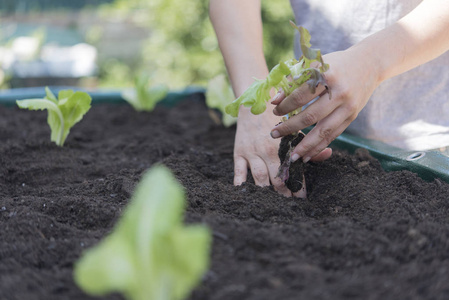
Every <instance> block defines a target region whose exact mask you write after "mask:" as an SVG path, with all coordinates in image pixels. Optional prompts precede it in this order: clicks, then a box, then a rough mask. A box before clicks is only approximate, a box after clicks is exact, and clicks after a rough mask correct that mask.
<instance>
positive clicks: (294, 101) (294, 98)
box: [272, 84, 326, 116]
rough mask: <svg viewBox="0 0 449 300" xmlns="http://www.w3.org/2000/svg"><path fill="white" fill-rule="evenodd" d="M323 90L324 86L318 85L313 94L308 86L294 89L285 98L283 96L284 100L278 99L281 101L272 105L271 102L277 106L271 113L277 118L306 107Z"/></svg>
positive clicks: (304, 85)
mask: <svg viewBox="0 0 449 300" xmlns="http://www.w3.org/2000/svg"><path fill="white" fill-rule="evenodd" d="M325 90H326V89H325V87H324V86H322V85H318V87H317V88H316V89H315V93H313V94H312V93H311V92H310V90H309V86H308V85H307V84H303V85H301V86H300V87H299V88H297V89H295V90H294V91H293V92H292V93H291V94H290V95H289V96H287V97H285V95H284V98H285V99H282V97H279V98H281V99H282V100H281V101H275V102H274V103H273V102H272V103H273V104H276V105H277V106H276V107H275V108H274V109H273V113H274V114H275V115H277V116H282V115H285V114H288V113H289V112H292V111H294V110H295V109H298V107H301V106H304V105H306V104H307V103H309V102H310V101H311V100H313V99H314V98H316V97H317V96H319V95H320V94H321V93H323V92H324V91H325ZM276 100H278V99H276ZM277 102H278V103H277Z"/></svg>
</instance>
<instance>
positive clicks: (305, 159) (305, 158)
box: [302, 156, 310, 163]
mask: <svg viewBox="0 0 449 300" xmlns="http://www.w3.org/2000/svg"><path fill="white" fill-rule="evenodd" d="M309 160H310V157H309V156H307V157H304V158H303V159H302V161H303V162H304V163H306V162H308V161H309Z"/></svg>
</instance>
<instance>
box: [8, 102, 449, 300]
mask: <svg viewBox="0 0 449 300" xmlns="http://www.w3.org/2000/svg"><path fill="white" fill-rule="evenodd" d="M202 97H203V96H202V95H194V96H192V97H191V98H189V99H188V100H186V101H184V102H182V103H180V104H178V105H177V106H175V107H174V108H167V107H163V106H158V107H157V108H156V110H155V111H153V112H152V113H138V112H135V111H134V110H133V109H132V108H131V107H129V106H128V105H111V104H109V105H106V104H98V105H94V106H93V107H92V109H91V110H90V111H89V112H88V113H87V115H86V116H85V117H84V119H83V120H82V121H81V122H80V123H78V124H76V125H75V126H74V127H73V128H72V130H71V133H70V134H69V136H68V138H67V140H66V143H65V145H64V147H62V148H61V147H58V146H56V145H55V144H54V143H52V142H50V129H49V127H48V125H47V122H46V118H47V113H46V112H41V111H25V110H19V109H18V108H15V107H0V141H1V143H0V229H1V230H0V299H3V300H13V299H14V300H16V299H17V300H36V299H38V300H41V299H42V300H44V299H45V300H53V299H55V300H56V299H58V300H60V299H98V298H93V297H90V296H88V295H85V294H84V293H83V292H82V291H81V290H80V289H79V288H78V287H77V286H76V285H75V284H74V282H73V279H72V266H73V264H74V262H75V261H76V260H77V259H78V258H79V257H80V255H81V253H82V251H83V250H85V249H86V248H88V247H91V246H93V245H95V244H96V243H98V241H99V240H100V239H101V238H102V237H104V236H105V235H106V234H107V233H108V232H109V231H110V230H111V228H112V227H113V225H114V224H115V222H116V221H117V219H118V218H119V217H120V215H121V212H122V209H123V208H124V206H125V205H126V204H127V203H128V201H129V199H130V197H131V195H132V193H133V189H134V187H135V186H136V184H137V183H138V181H139V179H140V177H141V175H142V173H143V172H144V171H145V170H147V169H148V168H150V167H151V166H152V165H153V164H155V163H163V164H165V165H166V166H168V167H169V168H170V169H171V170H172V171H173V172H174V174H175V176H176V177H177V179H178V180H179V181H180V183H181V184H182V185H183V186H184V187H185V189H186V195H187V201H188V207H187V212H186V216H185V220H186V222H187V223H204V224H207V225H208V226H209V227H210V228H211V230H212V232H213V246H212V249H211V266H210V270H209V271H208V272H207V273H206V274H205V276H204V278H203V280H202V282H201V284H200V285H199V286H198V287H197V288H196V289H195V290H194V291H193V293H192V295H191V296H190V298H189V299H195V300H199V299H214V300H221V299H223V300H224V299H234V300H243V299H245V300H246V299H251V300H274V299H276V300H278V299H279V300H285V299H292V300H293V299H332V300H336V299H395V300H397V299H449V199H448V198H449V184H447V183H445V182H442V181H441V180H438V179H436V180H434V181H433V182H426V181H423V180H421V179H420V178H419V177H418V176H417V175H416V174H414V173H411V172H408V171H400V172H385V171H383V170H382V168H381V166H380V164H379V162H378V161H377V160H375V159H374V158H372V157H371V156H370V155H369V154H368V153H367V152H366V151H363V150H360V151H357V152H356V153H355V154H348V153H344V152H338V151H335V152H334V155H333V156H332V158H330V159H329V160H327V161H325V162H321V163H310V162H309V163H307V164H306V165H305V175H306V181H307V190H308V200H302V199H293V198H285V197H283V196H281V195H279V194H278V193H277V192H275V191H274V190H273V189H272V188H271V187H263V188H262V187H258V186H256V185H254V183H253V181H252V180H251V179H249V180H248V182H247V183H245V184H243V185H241V186H233V184H232V182H233V147H234V133H235V127H232V128H224V127H222V126H219V125H216V124H215V123H214V122H213V121H212V120H211V119H210V117H209V114H208V111H207V108H206V107H205V104H204V101H203V100H204V99H203V98H202ZM267 134H269V133H268V132H267ZM100 299H123V298H122V297H121V296H120V295H118V294H112V295H108V296H105V297H103V298H100Z"/></svg>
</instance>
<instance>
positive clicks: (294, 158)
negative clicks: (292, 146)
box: [290, 153, 299, 162]
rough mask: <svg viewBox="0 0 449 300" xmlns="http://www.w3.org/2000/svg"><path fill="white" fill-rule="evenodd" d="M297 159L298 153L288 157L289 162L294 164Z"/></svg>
mask: <svg viewBox="0 0 449 300" xmlns="http://www.w3.org/2000/svg"><path fill="white" fill-rule="evenodd" d="M298 159H299V154H298V153H295V154H293V155H292V156H291V157H290V161H291V162H295V161H297V160H298Z"/></svg>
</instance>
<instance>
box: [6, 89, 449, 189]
mask: <svg viewBox="0 0 449 300" xmlns="http://www.w3.org/2000/svg"><path fill="white" fill-rule="evenodd" d="M67 88H70V89H76V88H73V87H50V89H51V90H52V91H53V92H54V93H57V92H58V91H59V90H61V89H67ZM85 91H86V92H88V93H89V94H90V95H91V97H92V102H93V103H94V104H95V103H117V104H121V103H126V102H125V100H124V99H123V98H122V96H121V91H120V90H115V91H111V90H93V91H89V90H85ZM204 92H205V90H204V89H203V88H200V87H188V88H186V89H184V90H180V91H171V92H169V94H168V95H167V97H166V98H165V99H164V100H163V101H162V102H161V104H163V105H166V106H173V105H175V104H176V103H178V102H179V101H182V100H183V99H185V98H186V97H188V96H189V95H192V94H195V93H204ZM44 96H45V89H44V87H39V88H21V89H10V90H3V91H1V90H0V104H1V105H5V106H14V105H16V103H15V101H16V100H20V99H27V98H41V97H44ZM308 130H310V128H308V129H307V130H305V131H306V132H307V131H308ZM331 147H334V148H338V149H342V150H347V151H349V152H354V151H355V150H356V149H358V148H365V149H367V150H368V151H369V152H370V153H371V155H372V156H374V157H375V158H377V159H378V160H379V161H380V163H381V164H382V167H383V168H384V169H385V170H386V171H399V170H409V171H412V172H414V173H417V174H418V175H419V176H420V177H421V178H423V179H425V180H428V181H431V180H434V179H435V178H440V179H442V180H444V181H446V182H448V183H449V157H447V156H444V155H443V154H441V153H438V152H435V151H405V150H402V149H399V148H395V147H392V146H389V145H387V144H384V143H381V142H378V141H374V140H369V139H364V138H360V137H356V136H354V135H351V134H348V133H343V134H341V135H340V136H339V137H338V138H337V139H335V140H334V141H333V142H332V144H331ZM373 180H374V179H373Z"/></svg>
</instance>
